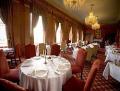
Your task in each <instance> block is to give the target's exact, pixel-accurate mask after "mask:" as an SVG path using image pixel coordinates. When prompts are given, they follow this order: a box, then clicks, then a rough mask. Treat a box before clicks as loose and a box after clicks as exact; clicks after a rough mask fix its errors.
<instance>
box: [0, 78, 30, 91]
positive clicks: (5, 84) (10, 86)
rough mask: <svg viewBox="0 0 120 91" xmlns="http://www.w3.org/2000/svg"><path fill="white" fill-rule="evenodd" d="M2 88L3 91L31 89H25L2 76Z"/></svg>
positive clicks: (0, 84)
mask: <svg viewBox="0 0 120 91" xmlns="http://www.w3.org/2000/svg"><path fill="white" fill-rule="evenodd" d="M0 90H1V91H30V90H28V89H25V88H23V87H21V86H19V85H17V84H16V83H13V82H11V81H9V80H6V79H2V78H0Z"/></svg>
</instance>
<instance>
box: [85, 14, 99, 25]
mask: <svg viewBox="0 0 120 91" xmlns="http://www.w3.org/2000/svg"><path fill="white" fill-rule="evenodd" d="M96 22H97V17H96V16H94V14H93V12H90V13H89V16H87V17H86V18H85V23H86V25H93V24H95V23H96Z"/></svg>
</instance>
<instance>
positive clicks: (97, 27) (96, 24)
mask: <svg viewBox="0 0 120 91" xmlns="http://www.w3.org/2000/svg"><path fill="white" fill-rule="evenodd" d="M92 29H93V30H98V29H100V24H99V23H98V22H96V23H95V24H93V25H92Z"/></svg>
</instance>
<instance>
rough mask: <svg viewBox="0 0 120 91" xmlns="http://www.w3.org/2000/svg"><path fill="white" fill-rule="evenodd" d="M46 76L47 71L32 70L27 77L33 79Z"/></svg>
mask: <svg viewBox="0 0 120 91" xmlns="http://www.w3.org/2000/svg"><path fill="white" fill-rule="evenodd" d="M47 74H48V70H33V71H32V72H31V73H29V74H28V75H30V76H35V77H46V76H47Z"/></svg>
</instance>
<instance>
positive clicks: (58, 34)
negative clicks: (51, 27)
mask: <svg viewBox="0 0 120 91" xmlns="http://www.w3.org/2000/svg"><path fill="white" fill-rule="evenodd" d="M61 36H62V35H61V23H59V25H58V28H57V31H56V43H61Z"/></svg>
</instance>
